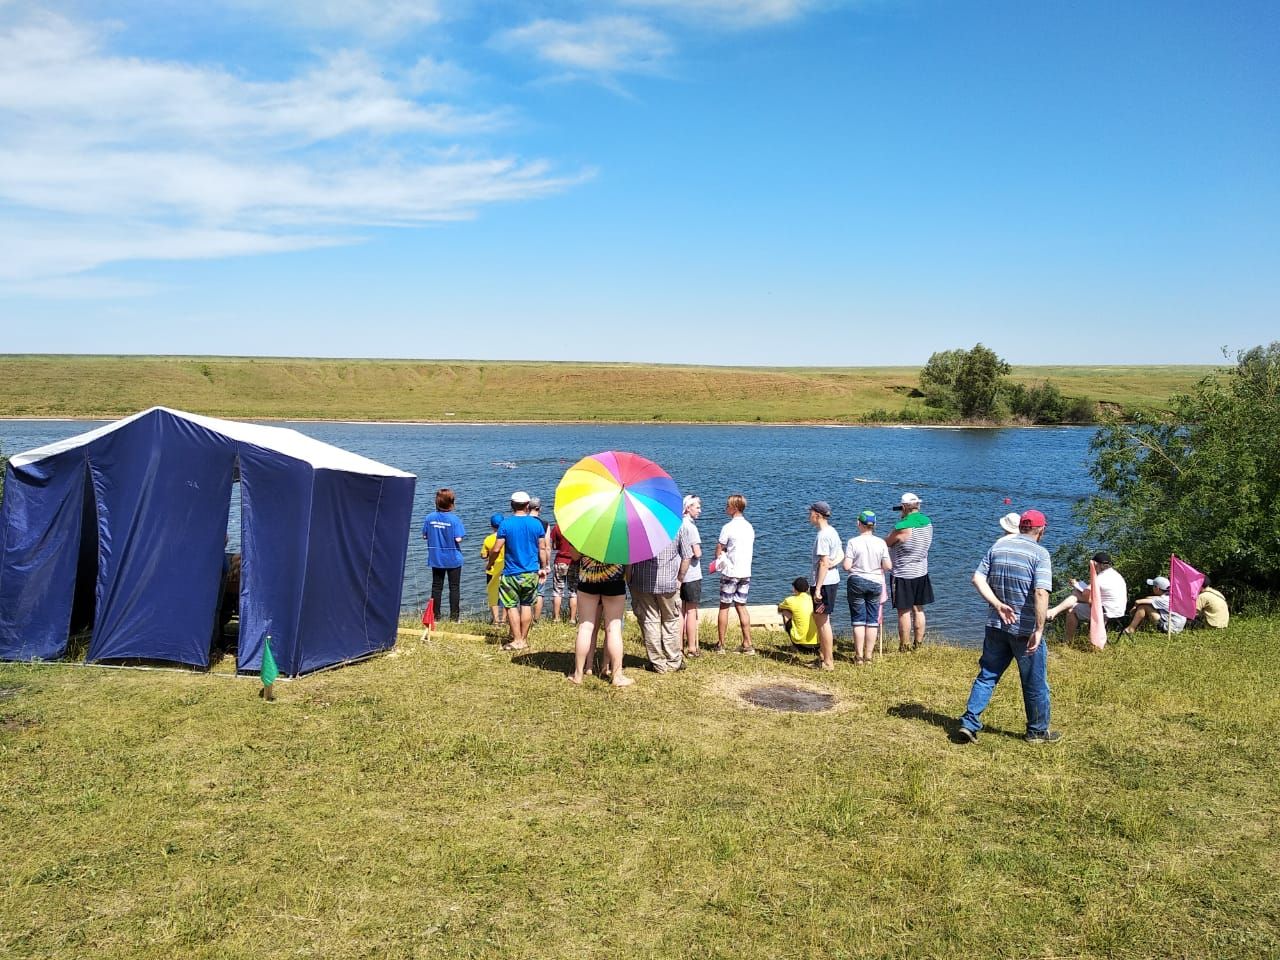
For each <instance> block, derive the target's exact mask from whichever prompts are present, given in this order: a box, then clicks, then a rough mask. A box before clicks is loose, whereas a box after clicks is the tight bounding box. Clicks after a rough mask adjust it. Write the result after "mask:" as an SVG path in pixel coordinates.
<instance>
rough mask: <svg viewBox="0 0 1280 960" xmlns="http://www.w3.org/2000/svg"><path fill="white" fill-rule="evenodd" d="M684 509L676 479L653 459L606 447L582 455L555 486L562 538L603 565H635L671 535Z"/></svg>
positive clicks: (557, 516)
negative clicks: (606, 448) (603, 450)
mask: <svg viewBox="0 0 1280 960" xmlns="http://www.w3.org/2000/svg"><path fill="white" fill-rule="evenodd" d="M683 513H684V509H683V501H682V498H681V496H680V491H679V490H678V489H677V488H676V483H675V481H674V480H672V479H671V477H669V476H668V475H667V472H666V471H665V470H663V469H662V468H661V467H660V466H658V465H657V464H656V463H654V462H653V461H652V460H646V459H645V458H644V457H641V456H638V455H637V454H634V453H623V452H621V451H616V450H606V451H605V452H603V453H594V454H592V455H591V456H589V457H583V458H582V459H581V460H579V461H578V462H577V463H575V464H574V465H573V466H572V467H570V468H569V469H568V470H567V471H565V475H564V477H563V478H561V480H560V484H559V486H557V487H556V523H558V524H560V531H561V533H563V534H564V537H565V539H566V540H568V541H569V542H570V543H571V544H573V545H574V546H575V547H577V548H578V549H579V550H580V551H582V553H584V554H586V555H587V556H588V557H592V558H593V559H595V560H601V561H603V562H605V563H638V562H639V561H641V560H648V559H649V558H650V557H654V556H656V555H657V553H658V551H659V550H661V549H662V548H663V547H665V546H666V545H667V544H669V543H670V542H671V541H672V539H674V537H675V535H676V533H677V532H678V531H679V529H680V520H681V516H682V515H683Z"/></svg>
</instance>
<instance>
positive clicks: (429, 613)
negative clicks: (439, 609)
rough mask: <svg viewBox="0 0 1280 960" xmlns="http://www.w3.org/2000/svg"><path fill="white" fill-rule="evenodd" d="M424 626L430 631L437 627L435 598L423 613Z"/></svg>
mask: <svg viewBox="0 0 1280 960" xmlns="http://www.w3.org/2000/svg"><path fill="white" fill-rule="evenodd" d="M422 625H423V626H424V627H426V628H427V629H428V630H430V629H431V628H432V627H434V626H435V625H436V601H435V599H434V598H432V599H431V600H428V601H427V607H426V609H425V610H423V611H422Z"/></svg>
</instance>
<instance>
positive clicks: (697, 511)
mask: <svg viewBox="0 0 1280 960" xmlns="http://www.w3.org/2000/svg"><path fill="white" fill-rule="evenodd" d="M700 516H702V498H701V497H699V496H698V495H697V494H689V495H688V496H686V497H685V498H684V519H683V520H681V521H680V532H679V533H678V534H677V535H676V548H677V550H679V552H680V570H679V573H678V577H679V580H680V617H681V621H682V624H681V628H680V634H681V636H682V637H683V645H682V646H683V654H684V656H686V657H700V656H702V651H701V650H700V649H699V648H698V604H699V603H701V602H702V534H700V533H699V532H698V524H697V522H696V521H697V519H698V517H700Z"/></svg>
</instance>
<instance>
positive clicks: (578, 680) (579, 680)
mask: <svg viewBox="0 0 1280 960" xmlns="http://www.w3.org/2000/svg"><path fill="white" fill-rule="evenodd" d="M564 678H565V679H566V680H568V681H569V682H570V683H572V684H575V685H576V684H580V683H582V678H581V677H579V676H576V675H574V674H572V673H566V674H565V675H564Z"/></svg>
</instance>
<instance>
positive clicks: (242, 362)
mask: <svg viewBox="0 0 1280 960" xmlns="http://www.w3.org/2000/svg"><path fill="white" fill-rule="evenodd" d="M1211 369H1212V368H1211V367H1195V366H1169V367H1101V366H1100V367H1017V368H1015V369H1014V377H1015V378H1016V379H1018V380H1021V381H1023V382H1026V383H1033V382H1038V381H1041V380H1044V379H1052V380H1053V382H1054V383H1056V384H1057V385H1058V386H1059V388H1060V389H1061V390H1062V392H1063V393H1064V394H1066V395H1068V396H1081V395H1083V396H1088V397H1091V398H1092V399H1094V400H1098V401H1102V402H1104V403H1109V404H1113V405H1116V406H1119V407H1124V408H1131V407H1142V408H1153V407H1161V406H1163V405H1164V404H1165V402H1166V401H1167V399H1168V397H1169V395H1170V394H1171V393H1172V392H1174V391H1175V390H1179V389H1185V388H1187V387H1189V386H1190V385H1191V384H1193V383H1195V382H1196V381H1197V380H1198V379H1199V378H1200V377H1202V376H1204V375H1205V374H1206V373H1207V372H1209V371H1210V370H1211ZM918 375H919V370H918V368H915V367H867V368H761V367H694V366H655V365H650V364H602V363H592V364H587V363H512V362H484V361H444V360H441V361H408V360H307V359H261V358H255V359H247V358H233V357H81V356H15V355H8V356H0V415H2V416H10V417H115V416H121V415H125V414H129V413H135V412H137V411H138V410H142V409H145V408H146V407H149V406H153V405H156V404H162V405H164V406H170V407H176V408H179V409H185V410H191V411H194V412H198V413H205V414H210V415H214V416H224V417H232V418H286V419H290V418H296V419H338V420H450V419H457V420H477V421H509V420H559V421H572V420H617V421H635V422H647V421H663V420H668V421H679V420H685V421H690V420H691V421H706V422H735V421H738V422H741V421H746V422H756V421H759V422H767V423H788V422H805V421H819V422H834V423H854V422H860V421H861V420H863V419H864V418H866V417H868V416H874V415H875V412H876V411H888V412H897V411H901V410H903V409H906V410H909V411H914V412H915V413H914V415H915V416H918V417H920V418H921V419H924V420H928V419H929V418H930V416H931V414H930V413H929V411H927V410H926V409H925V408H924V407H923V405H922V403H921V401H920V400H919V399H913V398H911V397H910V393H911V391H912V390H913V388H914V387H915V386H916V384H917V379H918ZM512 398H518V399H517V402H516V403H515V405H514V406H515V409H516V411H517V412H516V413H515V414H514V415H513V414H512Z"/></svg>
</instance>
